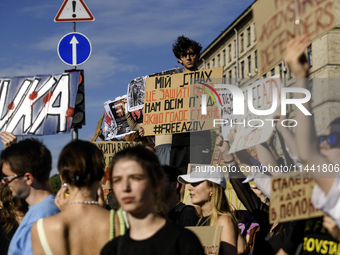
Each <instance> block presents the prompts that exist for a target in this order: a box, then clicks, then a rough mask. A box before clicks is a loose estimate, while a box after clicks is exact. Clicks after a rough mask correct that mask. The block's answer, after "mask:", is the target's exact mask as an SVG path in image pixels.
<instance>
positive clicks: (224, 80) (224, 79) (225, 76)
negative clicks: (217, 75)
mask: <svg viewBox="0 0 340 255" xmlns="http://www.w3.org/2000/svg"><path fill="white" fill-rule="evenodd" d="M222 83H223V84H226V83H227V75H225V74H223V80H222Z"/></svg>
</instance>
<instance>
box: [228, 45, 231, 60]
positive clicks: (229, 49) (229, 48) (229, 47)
mask: <svg viewBox="0 0 340 255" xmlns="http://www.w3.org/2000/svg"><path fill="white" fill-rule="evenodd" d="M228 51H229V62H230V61H231V44H229V45H228Z"/></svg>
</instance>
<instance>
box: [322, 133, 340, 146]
mask: <svg viewBox="0 0 340 255" xmlns="http://www.w3.org/2000/svg"><path fill="white" fill-rule="evenodd" d="M339 136H340V134H339V133H331V134H330V135H320V136H318V141H319V144H321V143H323V141H326V142H327V143H328V144H329V146H331V148H334V147H340V146H339Z"/></svg>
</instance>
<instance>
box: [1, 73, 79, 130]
mask: <svg viewBox="0 0 340 255" xmlns="http://www.w3.org/2000/svg"><path fill="white" fill-rule="evenodd" d="M78 83H79V72H72V73H63V74H58V75H36V76H23V77H3V78H0V91H1V93H0V131H8V132H11V133H13V134H15V135H52V134H58V133H68V132H69V131H70V128H71V124H72V116H73V112H74V106H75V101H76V96H77V88H78Z"/></svg>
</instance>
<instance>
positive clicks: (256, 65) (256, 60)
mask: <svg viewBox="0 0 340 255" xmlns="http://www.w3.org/2000/svg"><path fill="white" fill-rule="evenodd" d="M254 54H255V69H256V72H257V68H258V58H257V50H256V51H255V52H254Z"/></svg>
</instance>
